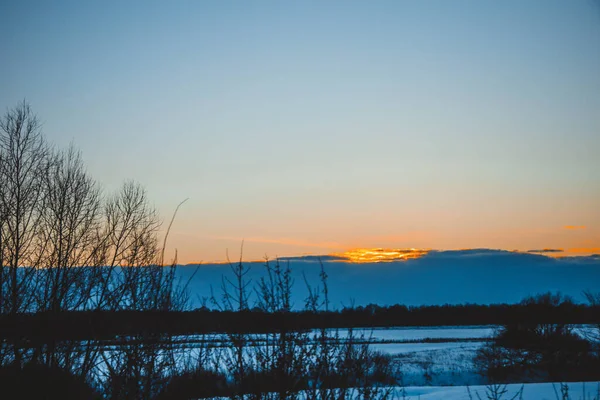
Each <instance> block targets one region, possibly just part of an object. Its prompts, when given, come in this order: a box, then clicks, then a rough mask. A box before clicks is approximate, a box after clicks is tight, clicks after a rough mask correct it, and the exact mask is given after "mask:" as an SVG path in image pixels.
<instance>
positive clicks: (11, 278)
mask: <svg viewBox="0 0 600 400" xmlns="http://www.w3.org/2000/svg"><path fill="white" fill-rule="evenodd" d="M47 156H48V146H47V145H46V143H45V141H44V138H43V137H42V134H41V131H40V123H39V121H38V119H37V117H36V116H35V115H34V114H33V113H32V112H31V109H30V107H29V105H28V104H27V103H26V102H24V101H23V102H22V103H20V104H18V105H17V106H16V107H15V108H13V109H10V110H8V111H7V112H6V114H5V115H4V117H3V118H2V119H0V182H2V185H1V186H0V210H1V215H0V217H1V220H0V231H1V234H0V235H1V236H2V239H1V240H0V242H1V243H2V245H1V251H0V259H1V260H2V261H1V262H0V276H1V283H2V284H1V285H0V290H1V292H0V313H8V314H11V315H16V314H17V313H19V312H23V311H27V310H30V307H31V305H32V300H33V296H32V293H33V291H34V290H33V288H32V287H31V286H32V285H33V284H34V279H33V277H34V272H35V268H36V267H37V266H38V263H39V259H37V258H36V254H35V253H36V252H35V247H36V246H35V243H36V240H37V235H36V234H37V228H38V226H39V221H40V218H41V216H40V213H39V205H40V203H41V202H42V200H43V191H42V190H41V189H42V186H43V177H44V176H45V174H46V172H47V169H48V157H47ZM20 267H26V268H20ZM13 361H14V363H15V364H16V365H20V364H21V353H20V351H19V349H18V346H17V345H16V344H15V345H14V360H13Z"/></svg>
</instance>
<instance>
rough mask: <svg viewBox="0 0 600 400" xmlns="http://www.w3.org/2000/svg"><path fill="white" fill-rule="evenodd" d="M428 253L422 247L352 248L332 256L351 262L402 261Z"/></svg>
mask: <svg viewBox="0 0 600 400" xmlns="http://www.w3.org/2000/svg"><path fill="white" fill-rule="evenodd" d="M427 253H429V250H423V249H412V248H411V249H383V248H375V249H352V250H348V251H346V252H344V253H334V254H332V255H333V256H337V257H340V258H341V259H342V261H347V262H351V263H358V264H360V263H377V262H390V261H402V260H408V259H413V258H419V257H422V256H424V255H426V254H427Z"/></svg>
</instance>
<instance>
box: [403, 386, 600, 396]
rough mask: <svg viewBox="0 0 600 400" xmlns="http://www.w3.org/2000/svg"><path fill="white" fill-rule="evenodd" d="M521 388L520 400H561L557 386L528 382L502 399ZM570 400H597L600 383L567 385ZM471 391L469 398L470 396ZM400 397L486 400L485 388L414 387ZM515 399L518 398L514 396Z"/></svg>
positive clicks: (510, 387)
mask: <svg viewBox="0 0 600 400" xmlns="http://www.w3.org/2000/svg"><path fill="white" fill-rule="evenodd" d="M521 387H523V396H522V399H523V400H562V397H561V388H560V383H528V384H524V385H520V384H511V385H507V386H506V389H507V392H506V394H505V395H504V396H503V397H502V399H511V398H513V396H515V395H517V394H518V392H519V391H520V390H521ZM568 387H569V399H571V400H597V399H600V383H594V382H579V383H568ZM469 392H470V396H469ZM398 395H399V398H403V396H405V397H404V398H406V399H415V400H417V399H418V400H442V399H444V400H471V399H474V400H478V399H479V397H478V396H477V395H479V396H480V397H481V399H487V398H488V397H487V396H486V387H485V386H481V385H479V386H470V387H468V388H467V387H466V386H415V387H405V388H403V389H399V390H398ZM516 399H519V397H518V396H517V397H516Z"/></svg>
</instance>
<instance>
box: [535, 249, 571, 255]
mask: <svg viewBox="0 0 600 400" xmlns="http://www.w3.org/2000/svg"><path fill="white" fill-rule="evenodd" d="M563 252H564V250H563V249H541V250H527V253H538V254H543V253H563Z"/></svg>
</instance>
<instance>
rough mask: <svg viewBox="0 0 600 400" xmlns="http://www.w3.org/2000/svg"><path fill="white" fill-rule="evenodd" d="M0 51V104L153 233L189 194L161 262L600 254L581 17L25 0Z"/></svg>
mask: <svg viewBox="0 0 600 400" xmlns="http://www.w3.org/2000/svg"><path fill="white" fill-rule="evenodd" d="M0 35H1V36H2V37H4V38H6V39H7V40H5V41H2V43H0V52H1V54H3V62H2V63H1V64H0V87H1V88H2V90H1V91H0V107H1V108H2V109H3V110H5V109H9V108H11V107H13V106H14V105H15V104H17V102H19V101H22V100H23V99H26V100H27V102H29V103H30V104H31V107H32V110H33V111H34V112H35V113H36V114H37V115H38V116H39V118H40V120H41V121H42V122H43V133H44V135H45V136H46V138H47V139H48V141H49V142H50V143H52V144H53V145H55V146H57V147H59V148H62V147H66V146H67V145H68V144H69V143H74V144H75V146H76V147H77V148H80V149H81V151H82V155H83V159H84V160H85V164H86V166H87V169H88V171H89V173H90V175H91V176H93V177H94V178H95V179H97V181H98V182H99V184H100V185H101V186H102V187H103V188H104V189H105V192H106V193H111V192H113V191H114V190H115V189H116V188H118V187H119V186H120V185H121V183H122V182H123V181H125V180H128V179H132V180H135V181H137V182H140V183H141V185H143V186H144V187H145V188H146V189H147V191H148V198H149V199H150V201H151V202H153V204H154V206H155V207H156V209H157V210H158V212H159V213H160V215H161V216H162V218H163V221H164V222H163V228H162V231H161V234H162V235H164V234H165V230H166V227H167V222H168V221H169V219H170V217H171V215H172V213H173V212H174V210H175V209H176V207H177V205H178V204H179V203H180V202H181V200H183V199H186V198H189V199H190V200H189V201H187V202H186V203H185V204H184V205H183V206H182V207H181V209H179V211H178V213H177V216H176V218H175V220H174V223H173V226H172V229H171V231H170V236H169V241H168V246H167V248H166V253H165V254H166V256H167V259H170V258H172V257H174V256H175V254H177V259H178V261H179V262H181V263H183V264H188V263H195V262H215V261H217V262H223V261H226V258H227V252H229V254H230V255H231V256H232V257H231V258H233V259H236V258H238V257H237V256H239V249H240V247H241V243H242V242H243V243H244V252H243V256H244V258H247V259H250V260H261V259H262V258H263V257H264V256H265V255H268V256H271V257H273V258H275V257H277V256H279V257H286V256H287V257H290V256H297V255H332V254H340V253H345V252H348V251H351V250H353V249H374V248H383V249H407V248H415V249H465V248H467V249H468V248H488V249H507V250H508V251H512V250H515V249H517V250H518V251H524V252H526V251H529V250H543V249H561V250H562V252H545V253H544V254H546V255H548V256H551V257H563V256H578V255H582V256H587V255H590V254H597V253H600V209H599V208H598V206H599V204H600V179H599V177H598V171H600V157H598V151H597V149H600V134H599V132H600V113H598V110H600V74H599V73H598V71H600V46H598V38H600V3H598V2H597V1H588V0H581V1H572V2H564V1H560V0H548V1H529V2H522V1H506V2H492V1H482V2H469V1H455V2H445V1H433V2H428V3H421V2H395V1H381V2H377V3H376V4H367V3H363V2H359V1H349V2H343V3H342V2H328V3H321V2H307V3H281V2H270V1H266V2H249V3H245V2H244V3H241V2H240V3H235V2H234V3H222V2H214V1H208V2H176V3H174V4H166V3H161V2H141V1H132V2H127V3H125V4H123V3H120V2H116V1H107V2H102V3H87V2H86V3H82V2H71V1H65V2H59V3H49V2H44V1H22V2H21V1H20V2H3V3H1V4H0ZM234 255H235V256H236V257H234ZM357 257H358V256H357Z"/></svg>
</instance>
